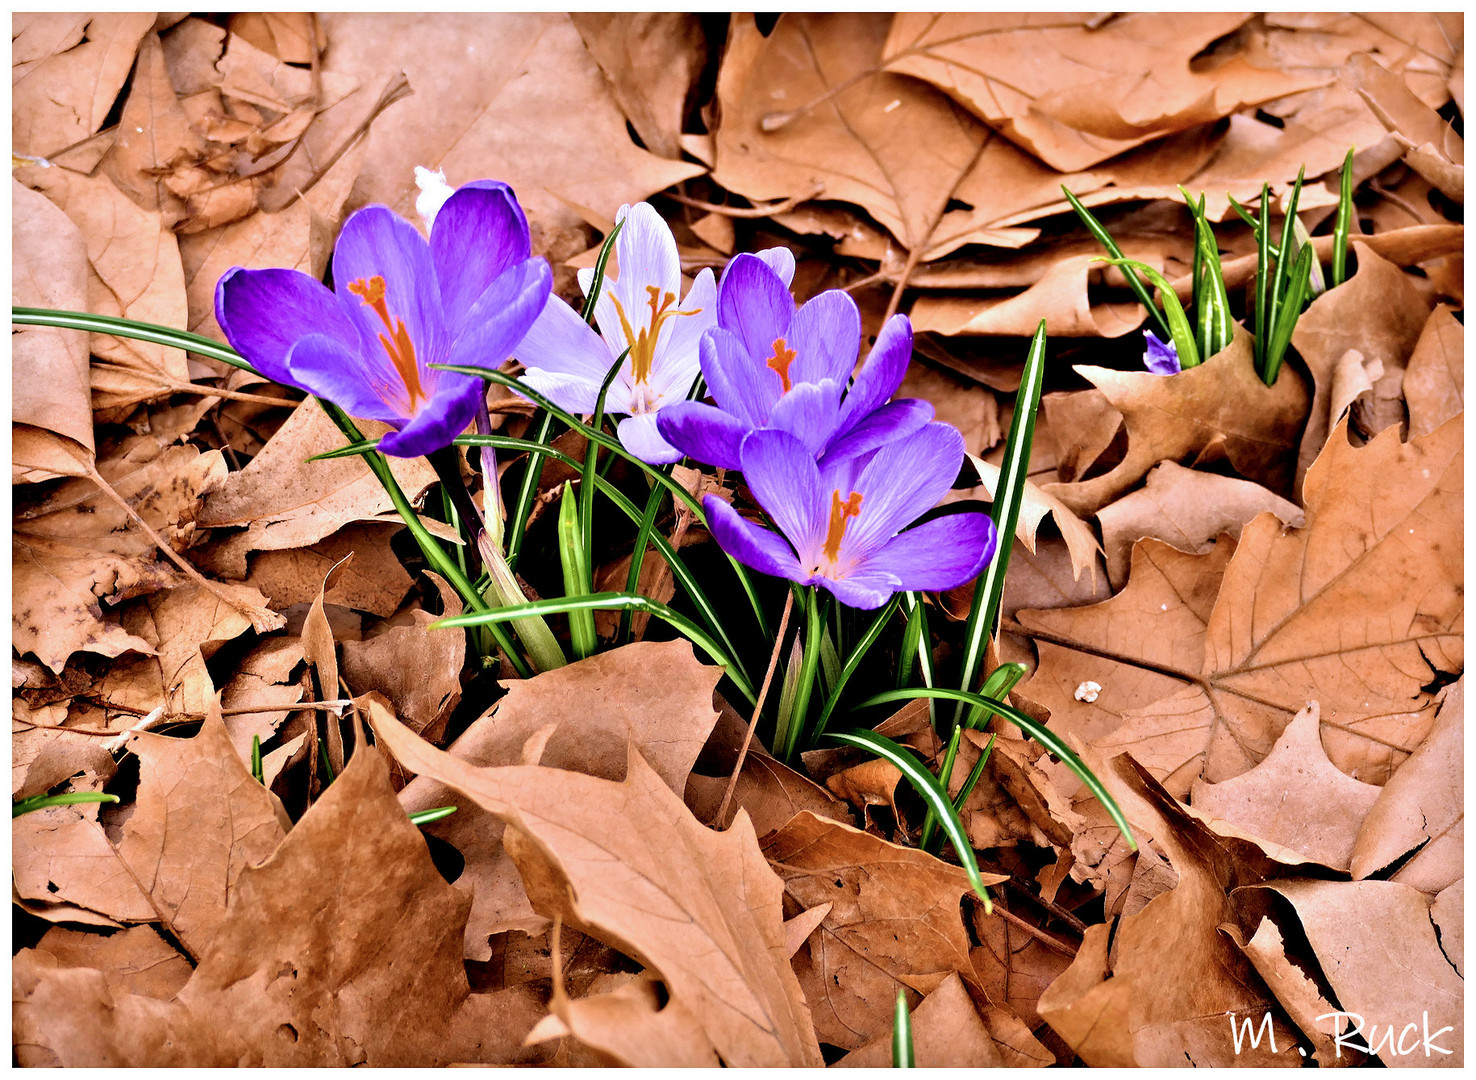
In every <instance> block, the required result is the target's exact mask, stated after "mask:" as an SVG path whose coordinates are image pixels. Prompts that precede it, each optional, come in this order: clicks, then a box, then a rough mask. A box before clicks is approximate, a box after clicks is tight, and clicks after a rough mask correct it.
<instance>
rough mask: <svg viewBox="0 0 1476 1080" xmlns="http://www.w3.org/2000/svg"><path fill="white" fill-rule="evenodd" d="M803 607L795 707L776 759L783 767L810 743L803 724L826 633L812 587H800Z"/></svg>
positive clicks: (807, 717) (817, 594)
mask: <svg viewBox="0 0 1476 1080" xmlns="http://www.w3.org/2000/svg"><path fill="white" fill-rule="evenodd" d="M801 592H802V595H803V597H804V605H805V659H804V664H803V665H802V666H801V668H800V676H799V683H798V684H797V685H796V687H795V691H794V707H793V708H792V709H791V710H790V723H789V731H788V733H787V734H788V739H787V740H786V742H785V743H784V745H783V746H782V747H776V749H778V750H779V752H780V753H779V760H781V761H783V762H784V763H785V764H786V765H787V764H789V763H790V762H792V761H793V760H794V755H795V751H796V750H797V749H798V748H799V747H800V746H801V745H805V746H808V745H809V744H810V738H809V730H808V726H807V724H806V721H807V720H808V719H809V712H810V696H811V695H812V694H813V693H814V690H815V673H816V672H817V671H818V670H819V668H820V638H821V636H822V635H823V634H824V632H825V619H824V616H823V615H822V614H821V608H820V605H821V600H820V591H819V589H817V588H815V587H814V586H812V585H805V586H801Z"/></svg>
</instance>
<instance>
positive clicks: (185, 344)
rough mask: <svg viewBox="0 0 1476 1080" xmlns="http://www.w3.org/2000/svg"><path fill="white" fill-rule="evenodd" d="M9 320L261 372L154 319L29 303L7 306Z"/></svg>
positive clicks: (205, 339) (213, 343) (235, 354)
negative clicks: (177, 351) (160, 347)
mask: <svg viewBox="0 0 1476 1080" xmlns="http://www.w3.org/2000/svg"><path fill="white" fill-rule="evenodd" d="M10 321H11V322H12V323H16V324H17V325H20V326H59V327H61V328H63V329H66V330H85V331H87V332H88V333H92V334H111V335H113V336H114V337H127V338H134V339H135V340H138V341H150V342H153V343H154V344H155V345H168V346H171V347H172V348H176V349H185V350H187V351H189V352H193V353H199V354H200V355H201V356H208V357H210V358H211V359H212V360H219V361H220V362H221V363H222V364H229V365H230V366H231V367H236V368H240V369H241V370H242V371H249V372H251V374H253V375H261V372H259V371H257V370H256V368H254V367H252V366H251V364H250V363H248V362H247V360H246V358H245V357H243V356H242V355H241V354H240V353H238V352H236V350H235V349H232V348H229V347H227V346H225V345H222V344H221V343H220V342H218V341H212V340H211V339H210V338H208V337H201V336H200V335H199V334H191V333H190V332H189V331H187V330H175V329H174V328H173V327H169V326H160V325H158V324H157V323H147V322H138V321H136V320H134V319H120V318H116V317H114V316H112V315H93V314H91V313H89V312H86V311H60V310H57V309H54V308H33V307H13V308H11V309H10ZM263 377H264V376H263ZM283 404H284V405H290V404H292V402H290V401H284V402H283Z"/></svg>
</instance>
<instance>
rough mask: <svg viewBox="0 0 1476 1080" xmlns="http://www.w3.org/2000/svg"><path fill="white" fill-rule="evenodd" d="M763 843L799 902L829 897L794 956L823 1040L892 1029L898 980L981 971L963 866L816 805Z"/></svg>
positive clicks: (931, 983) (929, 985) (932, 986)
mask: <svg viewBox="0 0 1476 1080" xmlns="http://www.w3.org/2000/svg"><path fill="white" fill-rule="evenodd" d="M763 851H764V855H765V857H766V858H767V859H768V860H769V863H770V865H771V866H772V867H773V868H774V870H775V872H776V873H778V874H779V876H780V878H782V879H783V881H784V891H785V893H786V895H788V896H789V897H790V899H792V900H793V901H794V902H795V903H796V904H797V905H798V906H799V907H800V908H804V909H810V908H816V907H819V906H821V905H822V904H827V903H828V904H830V905H831V909H830V912H829V913H828V914H827V915H826V916H825V918H824V919H823V920H822V921H821V923H820V927H819V929H818V930H817V931H816V932H814V933H812V934H811V935H810V936H809V938H808V940H807V945H808V949H807V950H805V949H802V950H801V951H800V952H799V953H797V954H796V955H795V958H794V965H795V969H796V970H797V971H798V972H799V980H800V986H801V987H802V988H803V989H804V992H805V997H806V999H807V1000H808V1001H809V1002H810V1005H811V1009H812V1011H813V1013H814V1023H815V1033H816V1035H817V1036H818V1037H819V1038H820V1040H821V1041H822V1042H827V1043H830V1044H832V1045H834V1046H838V1047H841V1048H842V1049H846V1050H854V1049H857V1048H859V1047H861V1046H864V1045H865V1044H866V1043H868V1042H870V1041H871V1040H872V1038H873V1037H874V1036H876V1035H877V1034H878V1033H879V1032H881V1031H888V1032H889V1031H890V1030H891V1022H892V1021H891V1018H892V1011H893V1008H894V1006H895V1004H896V1000H897V991H898V989H900V988H906V989H910V990H914V991H916V992H918V993H921V994H929V993H932V992H933V991H934V990H936V989H937V988H938V986H939V985H940V984H941V983H942V982H943V980H944V979H945V978H946V977H947V976H949V975H950V974H953V973H959V974H962V975H963V976H964V977H965V978H967V979H969V980H970V981H973V980H974V978H975V976H974V969H973V963H972V961H971V960H970V959H969V939H968V932H967V930H966V929H965V927H964V922H963V915H962V913H961V911H960V901H961V900H962V898H963V896H964V895H965V894H966V893H969V892H970V891H971V890H970V886H969V881H968V877H967V875H965V874H964V872H963V870H961V869H960V868H959V867H957V866H950V865H949V864H947V863H944V862H942V861H940V860H938V859H936V858H934V857H933V856H931V855H929V854H927V853H926V852H923V851H918V850H916V849H915V848H904V847H899V846H898V845H896V844H890V843H888V842H887V841H885V840H882V839H879V838H878V837H874V836H871V835H869V834H867V833H864V832H861V831H860V830H858V829H853V828H851V827H850V826H849V825H843V824H841V823H840V822H837V821H828V820H826V819H824V818H818V817H816V816H815V815H814V814H811V813H808V812H806V813H801V814H797V815H796V816H795V817H794V819H793V820H792V821H790V822H789V824H787V825H785V826H784V828H782V829H780V830H779V831H778V832H776V833H772V834H770V835H769V836H767V837H765V838H764V842H763ZM983 877H984V881H985V883H986V884H994V883H995V882H997V881H1001V880H1003V878H1002V877H1001V876H1000V875H995V874H985V875H983Z"/></svg>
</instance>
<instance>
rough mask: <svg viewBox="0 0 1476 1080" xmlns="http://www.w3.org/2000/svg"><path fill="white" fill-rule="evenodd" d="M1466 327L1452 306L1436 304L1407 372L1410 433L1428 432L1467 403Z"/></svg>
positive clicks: (1405, 379)
mask: <svg viewBox="0 0 1476 1080" xmlns="http://www.w3.org/2000/svg"><path fill="white" fill-rule="evenodd" d="M1465 332H1466V330H1465V327H1464V326H1462V325H1461V324H1460V323H1459V322H1457V321H1456V318H1455V316H1454V315H1452V314H1451V311H1450V308H1448V307H1447V306H1446V305H1444V304H1439V305H1437V306H1436V308H1435V310H1434V311H1432V312H1431V313H1430V318H1429V319H1427V320H1426V321H1425V328H1424V330H1422V331H1421V332H1420V339H1419V341H1417V342H1416V343H1415V347H1414V352H1413V353H1412V354H1411V355H1410V358H1409V366H1408V368H1406V369H1405V372H1404V401H1405V404H1406V405H1407V406H1408V407H1409V433H1410V434H1411V435H1428V434H1430V432H1432V431H1434V430H1435V429H1436V428H1438V427H1439V426H1440V425H1441V424H1443V423H1445V422H1446V421H1447V420H1449V419H1450V418H1451V417H1453V416H1455V415H1456V414H1457V413H1460V412H1462V411H1464V409H1465V407H1466V366H1465V359H1466V347H1465Z"/></svg>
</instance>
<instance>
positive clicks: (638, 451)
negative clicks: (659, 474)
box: [617, 413, 682, 465]
mask: <svg viewBox="0 0 1476 1080" xmlns="http://www.w3.org/2000/svg"><path fill="white" fill-rule="evenodd" d="M657 415H658V414H657V413H637V414H636V415H635V416H627V417H626V418H625V419H624V420H622V421H620V426H619V428H617V430H618V431H619V433H620V445H621V446H623V447H625V448H626V449H627V450H629V451H630V452H631V453H632V454H634V455H635V456H636V457H638V458H640V459H641V460H642V461H644V462H645V463H646V464H647V465H670V464H671V463H672V462H673V461H681V460H682V452H681V451H680V450H678V449H677V448H676V447H674V446H672V445H671V443H669V442H667V441H666V440H665V439H663V438H662V437H661V432H660V431H659V430H657V427H656V417H657Z"/></svg>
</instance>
